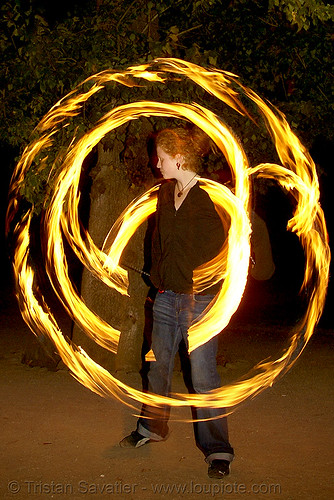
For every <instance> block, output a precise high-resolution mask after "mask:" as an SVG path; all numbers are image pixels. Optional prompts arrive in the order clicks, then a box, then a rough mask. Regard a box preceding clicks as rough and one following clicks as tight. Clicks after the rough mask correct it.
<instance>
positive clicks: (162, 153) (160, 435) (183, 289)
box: [120, 128, 234, 478]
mask: <svg viewBox="0 0 334 500" xmlns="http://www.w3.org/2000/svg"><path fill="white" fill-rule="evenodd" d="M156 147H157V156H158V164H157V167H158V168H159V169H160V171H161V174H162V176H163V177H164V179H167V180H168V182H166V183H163V184H162V185H161V187H160V190H159V194H158V202H157V211H156V229H155V233H154V235H153V247H152V269H151V280H152V283H153V284H154V286H155V287H156V288H157V289H158V293H157V296H156V299H155V303H154V307H153V331H152V350H153V353H154V355H155V359H156V361H155V362H152V363H151V368H150V371H149V374H148V380H149V391H150V392H153V393H155V394H159V395H162V396H168V395H169V393H170V389H171V380H172V374H173V367H174V358H175V355H176V353H177V351H178V349H179V345H180V343H181V342H182V341H184V342H185V345H186V346H188V328H189V327H190V325H191V324H192V323H193V322H195V321H196V319H197V318H198V316H199V315H200V314H201V313H202V312H203V311H204V309H205V308H206V307H207V306H208V305H209V303H210V302H211V301H212V299H213V298H214V296H215V294H216V293H217V292H218V290H219V287H220V284H219V283H218V284H216V285H214V286H211V287H209V288H207V289H206V290H204V291H203V293H201V294H194V293H193V271H194V269H195V268H197V267H198V266H200V265H201V264H204V263H206V262H208V261H209V260H211V259H212V258H213V257H215V256H216V255H217V254H218V252H219V251H220V249H221V247H222V245H223V242H224V239H225V235H224V229H223V225H222V222H221V220H220V218H219V216H218V214H217V212H216V210H215V207H214V204H213V202H212V201H211V199H210V197H209V195H208V194H207V193H206V192H205V191H204V190H202V189H201V188H200V186H199V183H198V175H197V172H198V170H199V167H200V163H201V159H202V157H203V156H204V155H205V154H207V153H208V152H209V150H210V140H209V138H208V136H207V135H206V134H205V133H204V132H202V131H201V130H199V129H192V130H190V129H189V130H187V129H183V128H175V129H165V130H162V131H161V132H159V133H158V135H157V138H156ZM217 345H218V339H217V337H214V338H213V339H211V340H210V341H208V342H207V343H205V344H203V345H201V346H200V347H198V348H197V349H195V350H194V351H192V352H191V353H190V355H189V360H190V366H191V382H192V387H193V391H194V392H195V393H199V394H201V393H207V392H208V391H211V390H213V389H216V388H218V387H220V385H221V382H220V377H219V375H218V372H217V366H216V354H217ZM169 412H170V408H169V406H165V407H163V408H161V407H160V408H156V407H152V406H148V405H143V407H142V414H141V417H140V418H139V420H138V424H137V429H136V430H135V431H133V432H132V433H131V434H130V435H129V436H127V437H125V438H124V439H123V440H122V441H121V442H120V445H121V446H122V447H134V448H138V447H139V446H142V445H144V444H147V443H150V442H152V441H162V440H164V439H166V438H167V436H168V425H167V424H168V419H169ZM194 414H195V415H194V418H195V419H196V421H195V424H194V431H195V439H196V444H197V446H198V448H199V449H200V450H201V451H202V452H203V453H204V455H205V461H206V462H207V463H208V464H209V469H208V475H209V477H211V478H221V477H223V476H225V475H227V474H229V469H230V462H231V461H232V459H233V456H234V455H233V448H232V447H231V445H230V443H229V439H228V430H227V421H226V417H224V418H215V417H221V416H222V415H223V414H225V410H224V409H223V408H194ZM208 419H209V420H208Z"/></svg>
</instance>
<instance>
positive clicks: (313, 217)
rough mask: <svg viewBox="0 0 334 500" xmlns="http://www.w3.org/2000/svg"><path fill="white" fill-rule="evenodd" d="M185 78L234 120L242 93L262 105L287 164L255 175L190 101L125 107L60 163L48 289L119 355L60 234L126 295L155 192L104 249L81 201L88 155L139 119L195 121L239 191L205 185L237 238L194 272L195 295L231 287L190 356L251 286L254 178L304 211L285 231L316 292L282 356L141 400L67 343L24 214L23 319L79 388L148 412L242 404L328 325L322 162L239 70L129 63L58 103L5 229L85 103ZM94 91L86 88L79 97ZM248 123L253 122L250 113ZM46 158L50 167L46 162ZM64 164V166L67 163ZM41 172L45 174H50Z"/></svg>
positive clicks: (18, 262)
mask: <svg viewBox="0 0 334 500" xmlns="http://www.w3.org/2000/svg"><path fill="white" fill-rule="evenodd" d="M169 74H176V75H179V76H183V77H184V78H185V79H189V80H192V81H193V82H195V83H196V84H197V85H199V86H200V87H202V88H203V89H205V90H206V91H207V92H209V93H210V94H212V95H213V96H215V97H216V98H217V99H219V100H221V101H223V102H224V103H225V104H226V105H227V106H229V107H231V108H233V109H234V110H236V111H237V112H239V113H241V114H243V115H248V112H247V110H246V109H245V107H244V105H243V104H242V103H241V102H240V100H239V94H238V92H237V91H236V90H235V89H233V88H232V84H234V86H236V87H239V89H240V91H241V92H242V93H243V94H244V95H246V96H247V97H248V98H249V99H250V100H251V101H252V102H254V103H255V104H256V106H257V107H258V109H259V110H260V112H261V113H262V115H263V117H264V119H265V122H266V126H267V129H268V131H269V133H270V134H271V136H272V138H273V140H274V142H275V146H276V150H277V153H278V155H279V158H280V160H281V162H282V165H276V164H269V163H267V164H262V165H258V166H257V167H253V168H250V167H249V165H248V161H247V158H246V155H245V153H244V151H243V149H242V147H241V145H240V144H239V141H237V140H236V139H235V137H234V136H233V134H232V132H231V131H230V130H229V128H228V127H227V126H226V125H225V124H224V123H223V122H222V121H221V120H220V119H219V117H218V116H216V115H215V114H214V113H212V112H211V111H209V110H208V109H205V108H203V107H202V106H200V105H198V104H196V103H193V104H191V105H190V104H179V103H173V104H166V103H159V102H154V101H150V102H136V103H131V104H126V105H123V106H118V107H116V108H114V109H112V110H111V111H110V112H108V113H107V114H105V115H104V117H103V118H102V119H101V120H100V121H99V122H98V123H97V124H96V125H95V127H93V128H92V129H91V130H90V131H89V132H87V133H86V134H85V135H84V136H83V137H81V138H79V139H77V140H76V139H75V138H73V140H72V143H71V145H70V147H69V149H68V151H67V153H66V154H65V155H64V156H63V159H62V164H61V169H60V172H59V175H58V178H57V179H56V183H55V187H54V190H53V195H52V199H51V203H50V205H49V207H48V208H47V209H46V211H45V216H44V224H43V231H44V235H45V240H46V242H47V248H46V257H45V265H46V269H47V273H48V276H49V279H50V282H51V284H52V286H53V288H54V289H55V291H56V293H57V294H58V296H59V298H60V299H61V301H62V302H63V304H64V306H65V307H66V309H67V310H68V312H69V314H70V315H71V316H72V318H73V319H74V320H75V321H76V322H77V323H78V324H79V325H80V327H81V328H82V329H84V330H85V332H86V333H87V335H89V336H91V337H92V338H93V339H94V340H95V341H96V342H98V343H99V344H100V345H102V346H103V347H105V348H107V349H110V350H111V351H113V352H116V350H117V344H118V340H119V335H120V332H119V331H117V330H115V329H114V328H113V327H112V326H111V325H109V324H107V323H106V322H104V321H103V320H102V319H101V318H99V317H98V316H97V315H96V314H95V313H94V312H92V311H90V310H89V308H88V307H87V306H86V305H85V304H84V302H83V301H82V299H81V297H79V295H78V294H77V292H76V290H75V289H74V287H73V285H72V284H71V281H70V278H69V274H68V268H67V261H66V257H65V253H64V245H63V240H62V238H63V236H65V237H66V239H67V240H68V242H69V244H70V246H71V248H72V249H73V251H74V252H75V253H76V255H77V257H78V258H79V259H80V260H81V262H82V263H83V264H84V265H85V266H86V267H87V268H88V269H89V270H90V271H91V272H92V273H94V275H95V276H96V277H98V278H99V279H101V280H102V281H103V282H104V283H105V284H107V285H108V286H109V287H111V288H114V289H115V290H117V291H118V292H119V293H122V294H127V287H128V276H127V272H126V271H125V270H124V269H123V268H122V267H121V266H120V265H119V262H120V258H121V255H122V252H123V250H124V248H125V247H126V245H127V243H128V241H129V239H130V238H131V236H132V235H133V234H134V232H135V231H136V229H137V228H138V226H139V225H140V224H142V223H143V222H144V221H145V220H146V218H147V217H148V216H149V215H150V214H151V213H152V212H154V211H155V208H156V191H157V187H154V188H152V189H151V190H149V191H148V192H147V193H144V194H143V195H142V196H141V197H139V198H138V199H136V200H134V201H133V202H132V203H131V204H130V205H129V207H128V208H127V209H126V210H125V211H124V213H123V214H121V215H120V217H119V218H118V220H117V221H116V223H115V224H114V226H113V227H112V229H111V230H110V233H109V235H108V236H107V238H106V241H105V244H104V246H103V248H102V250H100V249H99V248H97V247H96V245H95V243H94V241H93V240H92V238H91V237H90V235H89V234H88V233H87V232H84V231H83V228H82V227H81V226H80V221H79V218H78V204H79V199H80V193H79V179H80V174H81V168H82V164H83V161H84V159H85V158H86V156H87V154H88V153H89V152H90V151H91V150H92V149H93V148H94V147H95V146H96V145H97V144H98V143H99V142H100V141H101V139H102V138H103V137H104V136H105V135H106V134H107V133H109V132H110V131H111V130H113V129H115V128H117V127H119V126H120V125H123V124H125V123H126V122H128V121H129V120H136V119H138V118H139V117H141V116H165V117H175V118H182V119H185V120H188V121H191V122H192V123H194V124H195V125H197V126H198V127H200V128H202V129H203V130H205V132H206V133H207V134H208V135H209V136H210V137H211V139H212V140H213V141H214V142H215V143H216V145H217V147H218V148H219V149H220V150H221V151H222V153H223V154H224V155H225V157H226V159H227V161H228V164H229V165H230V168H231V171H232V176H233V179H234V180H235V186H234V190H233V193H232V192H231V191H230V190H229V189H228V188H227V187H225V186H222V185H220V184H218V183H216V182H213V181H209V180H207V179H200V183H201V186H202V188H203V189H204V190H206V191H207V192H208V194H209V195H210V197H211V198H212V200H213V201H214V203H215V205H216V208H217V211H218V213H219V215H220V217H221V218H222V220H223V221H224V222H226V217H228V218H229V221H230V226H229V232H228V241H227V242H226V244H225V245H224V246H223V248H222V249H221V252H220V253H219V255H218V256H217V257H216V258H215V259H213V260H212V261H211V262H208V263H206V264H205V265H203V266H201V267H200V268H198V269H197V270H195V273H194V286H195V290H196V291H201V290H204V289H205V288H206V287H207V286H209V285H210V284H212V282H218V281H220V280H221V279H222V278H224V282H223V285H222V288H221V290H220V292H219V293H218V295H217V296H216V297H215V299H214V301H213V303H212V304H211V305H210V307H209V308H208V309H207V311H206V314H205V315H204V316H203V317H202V319H201V320H200V321H198V322H197V323H196V324H194V325H193V326H192V327H191V328H190V330H189V349H190V351H191V350H193V349H196V348H197V347H198V346H200V345H201V344H203V343H204V342H206V341H207V340H209V339H210V338H212V337H213V336H214V335H217V334H218V333H219V332H220V331H222V330H223V329H224V328H225V327H226V325H227V324H228V322H229V320H230V318H231V316H232V314H233V313H234V312H235V311H236V309H237V308H238V305H239V303H240V300H241V298H242V295H243V291H244V288H245V284H246V280H247V272H248V265H249V254H250V244H249V239H250V231H251V226H250V222H249V215H248V214H249V193H250V185H251V179H252V178H254V177H257V176H262V177H268V178H271V179H274V180H275V181H276V182H277V183H279V184H280V185H281V186H282V187H283V188H284V189H287V190H290V191H291V192H292V194H293V196H294V197H295V200H296V209H295V212H294V215H293V217H292V218H291V220H290V221H289V223H288V229H289V230H291V231H294V232H295V233H296V234H297V235H298V237H299V238H300V241H301V244H302V246H303V248H304V251H305V260H306V265H305V275H304V282H303V287H304V288H305V289H307V290H308V293H309V304H308V307H307V310H306V313H305V315H304V318H303V320H302V321H301V323H300V325H299V328H298V330H297V331H295V332H294V334H293V335H292V338H291V340H290V345H289V346H288V348H287V349H286V350H285V352H284V354H283V355H282V356H281V357H280V358H278V359H276V360H273V361H272V360H271V361H266V362H261V363H259V364H258V365H257V366H255V367H254V368H253V370H252V371H251V372H250V373H249V374H248V376H247V377H245V378H243V379H242V380H240V381H237V382H235V383H233V384H230V385H227V386H223V387H221V388H219V389H217V390H215V391H211V392H210V393H209V394H204V395H203V394H200V395H196V394H191V395H185V394H175V395H174V397H170V398H165V397H160V396H157V395H155V394H149V393H143V392H141V391H138V390H136V389H133V388H131V387H129V386H127V385H126V384H124V383H122V382H120V381H119V380H117V379H116V378H114V377H113V376H112V375H111V374H110V373H109V372H107V371H106V370H105V369H103V368H102V367H101V366H99V365H98V364H96V363H95V362H94V361H93V360H92V359H90V358H89V356H88V355H87V354H86V353H85V352H84V351H83V350H82V349H80V348H77V347H76V346H73V345H70V344H69V343H68V342H67V341H66V340H65V338H64V337H63V335H62V333H61V331H60V329H59V327H58V325H57V322H56V321H55V319H54V317H53V315H52V312H51V311H50V310H49V308H48V306H47V304H46V303H45V301H44V299H43V297H42V296H41V294H40V293H39V292H38V287H37V283H35V277H34V273H33V270H32V268H31V266H30V265H29V262H28V260H29V259H28V258H29V249H30V239H29V231H30V223H31V217H32V210H29V211H27V212H26V214H25V215H24V216H23V217H22V218H21V221H20V222H19V223H18V224H17V226H16V229H15V233H14V234H15V237H16V242H17V244H16V250H15V254H14V259H13V260H14V262H13V263H14V270H15V276H16V284H17V294H18V299H19V304H20V308H21V311H22V315H23V317H24V319H25V321H26V322H27V324H28V325H29V327H30V328H31V329H32V331H33V332H34V333H35V334H36V335H43V336H47V337H49V338H50V339H51V340H52V341H53V342H54V343H55V345H56V347H57V349H58V352H59V354H60V356H61V357H62V359H63V361H64V363H65V364H66V365H67V366H68V368H69V369H70V370H71V372H72V374H73V375H74V377H76V378H77V379H78V380H79V381H80V382H81V383H82V384H84V385H85V386H86V387H88V388H89V389H91V390H92V391H94V392H96V393H98V394H100V395H101V396H108V397H109V396H113V397H116V398H117V399H119V400H121V401H123V402H125V403H126V404H128V405H130V406H133V404H134V402H135V401H139V402H142V403H149V404H151V405H157V406H159V405H161V404H169V405H171V406H190V405H194V404H195V405H196V406H199V407H201V406H202V407H203V406H212V407H221V406H224V407H226V408H233V407H235V406H236V405H238V404H240V403H241V402H242V401H243V400H245V399H246V398H248V397H251V396H254V395H255V394H257V393H259V392H260V391H262V390H264V389H265V388H266V387H269V386H271V385H272V384H273V382H274V381H275V379H276V378H277V377H278V376H280V375H282V374H283V373H285V371H286V370H288V369H289V368H290V367H291V366H292V363H293V362H294V361H295V359H297V357H298V356H299V354H300V353H301V351H302V350H303V348H304V347H305V345H306V343H307V342H308V340H309V338H310V337H311V335H312V333H313V330H314V327H315V325H316V324H317V321H318V320H319V317H320V315H321V313H322V309H323V306H324V302H325V296H326V289H327V284H328V275H329V262H330V252H329V247H328V236H327V231H326V224H325V220H324V215H323V212H322V210H321V207H320V205H319V186H318V179H317V175H316V169H315V166H314V163H313V161H312V159H311V157H310V155H309V154H308V152H307V151H306V150H305V148H304V147H303V146H302V144H301V143H300V142H299V140H298V139H297V137H296V136H295V135H294V133H293V132H292V131H291V129H290V127H289V125H288V124H287V122H286V120H285V118H284V116H283V115H282V114H281V113H279V112H278V111H277V110H274V109H273V108H272V107H270V106H269V105H267V104H266V103H265V102H264V101H263V100H262V99H261V98H260V97H259V96H258V95H257V94H255V93H254V92H253V91H252V90H250V89H248V88H246V87H244V86H242V85H241V84H240V83H239V81H238V79H237V77H236V76H235V75H233V74H231V73H227V72H223V71H218V70H207V69H203V68H200V67H199V66H197V65H195V64H192V63H188V62H185V61H181V60H178V59H158V60H156V61H154V62H153V63H152V64H146V65H141V66H134V67H130V68H128V69H127V70H125V71H124V72H110V71H104V72H101V73H99V74H97V75H94V76H93V77H90V78H88V79H87V80H86V81H85V82H83V84H82V85H81V86H78V87H77V89H75V90H74V91H73V92H71V93H70V94H69V95H68V96H66V97H64V98H63V99H62V100H61V101H59V102H58V103H57V104H56V105H55V106H54V107H53V108H52V109H51V110H50V111H49V113H47V115H46V116H45V117H44V118H43V119H42V121H41V122H40V124H39V125H38V127H37V132H39V133H40V134H41V135H40V138H39V139H37V140H35V141H34V142H32V143H31V144H30V145H29V146H28V147H27V148H26V149H25V151H24V153H23V155H22V158H21V160H20V161H19V163H18V164H17V166H16V169H15V171H14V174H13V178H12V183H11V189H10V202H9V206H8V213H7V228H8V227H9V225H10V224H11V222H12V221H13V220H14V218H15V214H16V213H17V211H18V208H19V202H18V200H19V198H20V196H19V193H20V189H21V187H22V185H23V184H24V182H25V176H26V174H27V172H28V171H29V169H30V168H32V164H33V162H34V159H35V158H36V157H37V155H38V154H40V153H41V152H42V151H44V150H50V148H51V147H52V146H53V144H54V141H55V137H56V134H57V133H59V132H60V131H61V129H62V127H64V126H67V125H68V124H69V123H70V120H71V118H73V117H74V116H77V115H78V114H80V113H81V111H82V107H83V105H84V103H85V102H87V101H88V100H89V99H90V98H91V97H92V96H94V95H95V94H96V93H98V92H101V91H103V90H104V89H105V87H106V85H107V84H108V83H109V82H116V83H118V84H119V85H125V86H128V87H134V86H137V85H139V83H138V82H140V84H142V82H143V81H144V82H145V81H148V82H160V83H168V75H169ZM84 84H90V85H91V88H90V89H89V90H88V91H82V88H83V85H84ZM248 116H249V115H248ZM44 161H46V160H44ZM58 161H59V159H58ZM43 165H44V164H43V163H42V164H41V166H40V167H41V168H42V167H43Z"/></svg>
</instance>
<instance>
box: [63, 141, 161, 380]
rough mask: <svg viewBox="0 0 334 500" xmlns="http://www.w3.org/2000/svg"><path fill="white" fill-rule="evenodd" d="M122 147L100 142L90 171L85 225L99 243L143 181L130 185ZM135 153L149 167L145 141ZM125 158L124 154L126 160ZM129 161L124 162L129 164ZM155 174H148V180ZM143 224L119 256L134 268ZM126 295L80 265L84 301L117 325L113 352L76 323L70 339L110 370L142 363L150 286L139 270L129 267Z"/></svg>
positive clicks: (139, 261) (129, 368) (134, 157)
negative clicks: (97, 342) (95, 161)
mask: <svg viewBox="0 0 334 500" xmlns="http://www.w3.org/2000/svg"><path fill="white" fill-rule="evenodd" d="M123 148H124V146H123V144H122V143H121V142H119V141H117V140H116V141H114V142H113V148H112V150H106V149H104V148H103V146H102V144H99V147H98V161H97V164H96V167H94V169H93V171H92V173H91V175H92V178H93V183H92V188H91V193H90V198H91V206H90V214H89V223H88V231H89V233H90V235H91V237H92V238H93V240H94V242H95V244H96V245H97V246H98V247H100V248H101V247H102V244H103V241H104V239H105V237H106V235H107V234H108V232H109V229H110V228H111V226H112V225H113V223H114V222H115V220H116V219H117V217H118V216H119V215H120V214H121V213H122V212H123V210H124V209H125V208H126V207H127V205H128V204H129V203H130V202H131V201H132V200H133V198H135V197H136V196H138V195H139V194H141V193H142V192H143V191H144V190H146V187H145V188H144V187H142V188H133V187H131V188H130V187H129V177H128V175H127V172H126V168H125V165H124V164H121V162H120V153H121V151H122V149H123ZM138 148H141V151H139V150H138V151H137V153H138V154H136V155H133V154H132V155H131V158H132V160H133V161H136V162H139V163H141V165H140V166H139V167H141V168H142V169H144V168H146V169H147V170H148V168H147V164H148V157H147V161H146V164H145V165H143V160H145V150H146V148H145V144H144V145H143V144H142V141H138V145H137V146H136V149H138ZM127 161H128V160H127ZM127 167H128V165H127ZM152 181H153V178H150V182H149V183H150V184H152ZM146 226H147V224H143V225H142V227H140V228H139V229H138V230H137V231H136V233H135V234H134V236H133V237H132V238H131V240H130V242H129V244H128V245H127V247H126V248H125V250H124V252H123V257H122V262H126V263H127V264H128V265H130V266H133V267H135V268H137V269H142V268H143V264H144V238H145V232H146ZM128 272H129V283H130V284H129V290H128V292H129V295H130V297H127V296H123V295H121V294H119V293H118V292H116V291H115V290H111V289H109V288H108V287H107V286H106V285H105V284H104V283H102V282H99V281H98V280H97V279H96V278H95V277H93V276H92V275H91V274H90V273H89V271H87V270H86V269H84V271H83V276H82V284H81V295H82V297H83V299H84V301H85V302H86V304H87V306H88V307H89V308H90V309H91V310H93V311H94V312H95V313H96V314H98V315H99V316H100V317H101V318H102V319H104V320H105V321H107V322H108V323H109V324H110V325H111V326H113V327H114V328H116V329H118V330H120V331H121V336H120V341H119V345H118V351H117V355H114V354H113V353H110V352H109V351H107V350H105V349H103V348H102V347H100V346H98V345H97V344H96V343H95V342H94V341H92V340H91V339H90V338H88V337H87V336H86V335H85V334H84V333H83V332H82V331H81V330H80V329H79V327H78V326H76V325H75V326H74V329H73V341H74V343H75V344H77V345H80V346H81V347H82V348H83V349H84V350H85V351H86V352H87V353H88V354H89V355H90V356H91V357H92V358H93V359H94V361H96V362H97V363H99V364H101V365H102V366H104V367H105V368H106V369H107V370H109V371H118V370H125V371H133V370H138V369H139V368H140V366H141V349H142V344H143V335H144V328H145V311H144V305H145V299H146V296H147V293H148V286H147V285H146V284H145V282H144V280H143V278H142V276H141V274H139V273H137V272H135V271H132V270H129V271H128Z"/></svg>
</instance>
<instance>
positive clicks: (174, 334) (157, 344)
mask: <svg viewBox="0 0 334 500" xmlns="http://www.w3.org/2000/svg"><path fill="white" fill-rule="evenodd" d="M212 299H213V296H212V295H192V294H179V293H174V292H172V291H170V290H166V291H164V292H162V293H160V292H159V293H158V294H157V297H156V299H155V303H154V306H153V331H152V350H153V352H154V355H155V358H156V361H154V362H152V363H151V367H150V371H149V373H148V381H149V386H148V389H149V392H153V393H155V394H159V395H161V396H168V395H169V393H170V390H171V382H172V375H173V368H174V359H175V355H176V353H177V351H178V349H179V345H180V343H181V341H182V340H183V341H184V343H185V346H186V347H187V348H188V328H189V326H190V325H191V323H192V322H194V321H195V320H196V318H197V317H198V316H199V315H200V314H201V313H202V312H203V311H204V309H205V308H206V306H207V305H208V304H209V303H210V302H211V300H212ZM217 347H218V339H217V337H214V338H213V339H211V340H209V341H208V342H206V343H205V344H203V345H201V346H200V347H198V348H197V349H195V350H194V351H192V352H191V353H190V355H189V361H190V369H191V383H192V391H193V392H195V393H197V394H202V393H206V392H209V391H211V390H212V389H217V388H218V387H220V385H221V381H220V377H219V374H218V372H217V364H216V355H217ZM192 410H193V418H194V419H196V420H198V419H208V418H212V417H217V416H221V415H224V414H225V409H224V408H196V407H194V408H193V409H192ZM169 413H170V407H169V406H162V407H153V406H148V405H143V407H142V413H141V415H142V416H141V417H140V418H139V420H138V426H137V430H138V432H139V433H140V434H141V435H143V436H145V437H149V438H151V439H153V440H155V441H161V440H163V439H165V438H166V437H167V435H168V419H169ZM144 417H146V418H144ZM194 432H195V439H196V444H197V446H198V447H199V449H200V450H201V451H202V452H203V453H204V455H205V459H206V461H207V462H208V463H210V462H211V461H212V460H215V459H222V460H228V461H232V460H233V456H234V455H233V448H232V447H231V445H230V443H229V440H228V429H227V420H226V417H223V418H218V419H215V420H207V421H205V422H199V421H195V423H194Z"/></svg>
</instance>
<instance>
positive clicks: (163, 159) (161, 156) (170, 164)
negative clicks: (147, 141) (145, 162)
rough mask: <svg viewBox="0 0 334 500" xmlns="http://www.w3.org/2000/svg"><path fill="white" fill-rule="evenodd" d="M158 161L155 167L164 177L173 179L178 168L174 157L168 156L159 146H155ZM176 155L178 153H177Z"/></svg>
mask: <svg viewBox="0 0 334 500" xmlns="http://www.w3.org/2000/svg"><path fill="white" fill-rule="evenodd" d="M157 156H158V163H157V168H158V169H159V170H160V172H161V174H162V176H163V178H164V179H175V177H176V175H177V172H178V169H177V166H176V163H177V159H176V157H173V156H170V155H169V154H168V153H166V152H165V151H164V150H163V149H162V148H161V147H160V146H158V147H157ZM177 156H178V155H177Z"/></svg>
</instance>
